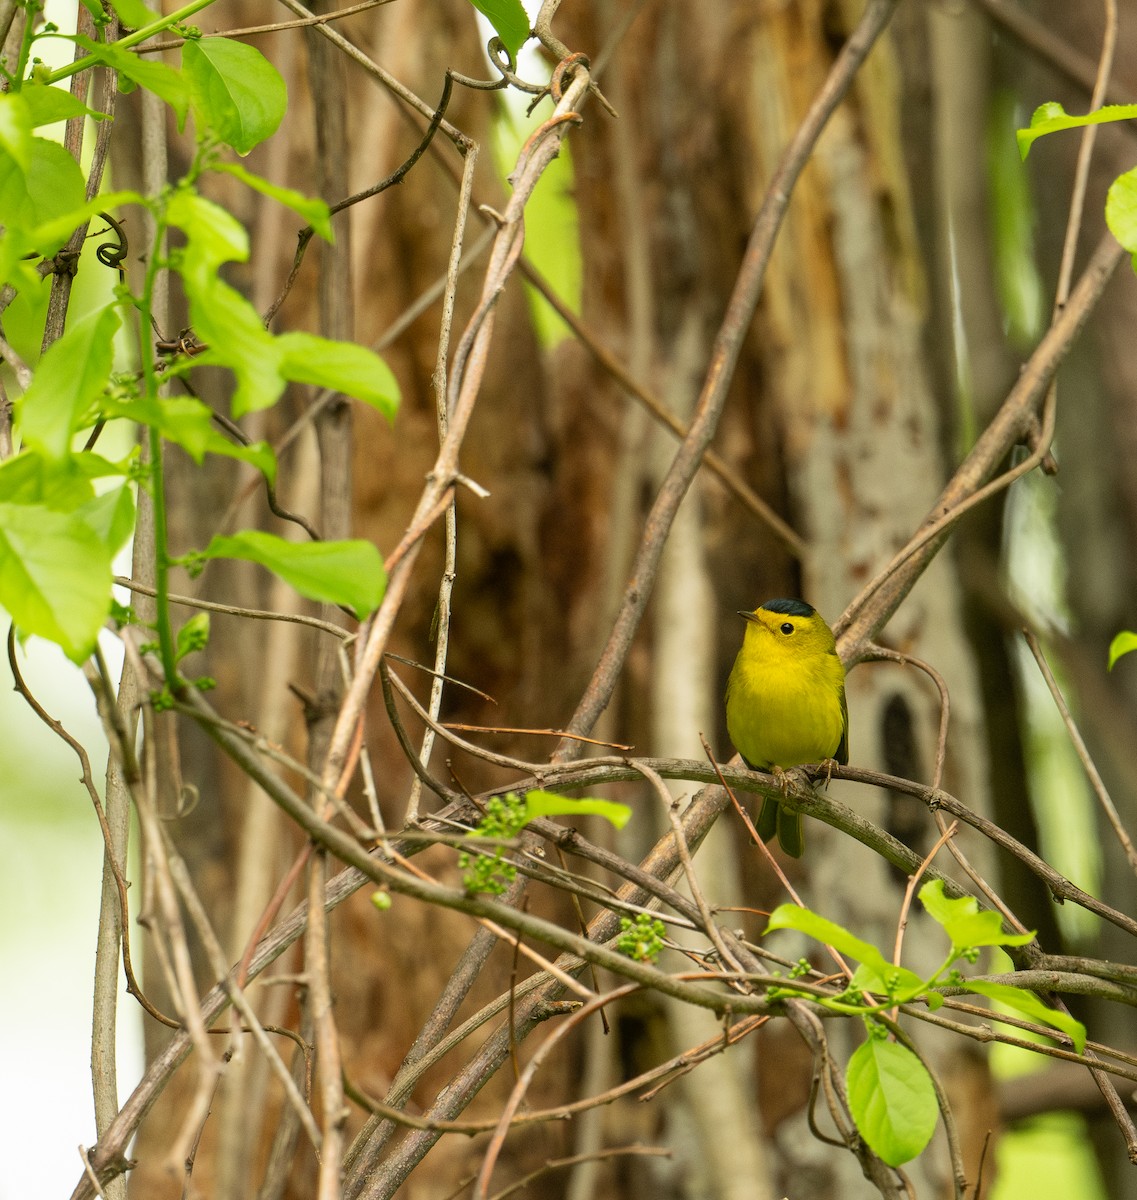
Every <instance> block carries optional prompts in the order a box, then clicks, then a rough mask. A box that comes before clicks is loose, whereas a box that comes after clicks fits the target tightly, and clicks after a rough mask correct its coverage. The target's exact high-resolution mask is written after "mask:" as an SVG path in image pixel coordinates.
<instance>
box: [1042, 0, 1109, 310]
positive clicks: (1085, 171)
mask: <svg viewBox="0 0 1137 1200" xmlns="http://www.w3.org/2000/svg"><path fill="white" fill-rule="evenodd" d="M1103 5H1104V8H1105V30H1104V33H1103V35H1102V43H1101V55H1100V57H1099V59H1098V69H1097V77H1096V79H1095V80H1094V90H1093V94H1092V95H1091V96H1090V109H1091V111H1092V110H1093V109H1096V108H1101V105H1102V98H1103V97H1104V96H1105V93H1106V90H1107V88H1108V86H1109V76H1110V72H1111V71H1112V69H1113V54H1114V50H1115V49H1116V47H1117V0H1103ZM1097 135H1098V127H1097V126H1096V125H1087V126H1085V127H1084V128H1083V129H1082V136H1081V138H1080V140H1079V143H1078V161H1077V163H1076V165H1075V167H1074V187H1073V189H1072V193H1071V196H1070V212H1069V215H1068V216H1067V218H1066V235H1065V238H1064V240H1063V243H1062V262H1061V264H1060V266H1059V269H1058V284H1057V286H1056V287H1055V289H1054V305H1055V308H1056V309H1057V308H1060V307H1061V306H1062V305H1063V304H1065V303H1066V300H1067V298H1068V297H1069V295H1070V280H1071V278H1072V277H1073V274H1074V255H1075V253H1076V252H1077V249H1078V238H1079V235H1080V234H1081V232H1082V212H1083V210H1084V208H1085V203H1086V186H1087V184H1088V182H1089V177H1090V159H1091V158H1092V157H1093V153H1094V145H1095V143H1096V142H1097Z"/></svg>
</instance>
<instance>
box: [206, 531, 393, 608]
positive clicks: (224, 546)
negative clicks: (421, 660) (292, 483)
mask: <svg viewBox="0 0 1137 1200" xmlns="http://www.w3.org/2000/svg"><path fill="white" fill-rule="evenodd" d="M202 557H204V558H238V559H242V560H243V561H245V562H254V563H259V564H260V565H261V566H262V567H267V568H268V569H269V570H270V571H272V572H273V574H275V575H278V576H279V577H280V578H281V579H283V580H284V582H285V583H287V584H289V585H290V586H292V587H294V588H295V589H296V590H297V591H298V592H299V593H300V594H301V595H302V596H307V597H308V598H309V599H310V600H322V601H324V602H325V603H327V604H342V605H344V606H346V607H348V608H351V609H353V610H354V611H355V613H356V614H357V615H358V616H359V617H360V618H362V617H365V616H366V615H367V614H368V613H370V612H373V611H374V610H375V609H376V608H378V607H379V602H380V600H382V599H383V593H384V592H385V591H386V588H387V573H386V571H385V570H384V569H383V560H382V558H381V557H380V555H379V551H378V550H377V549H376V548H375V546H374V544H373V543H371V542H367V541H363V540H362V539H353V540H349V541H339V542H289V541H285V540H284V538H279V537H276V536H275V535H273V534H271V533H262V532H261V531H259V530H255V529H246V530H243V531H242V532H241V533H237V534H234V535H233V536H232V537H220V536H219V537H215V538H214V539H213V541H211V542H210V543H209V545H208V546H207V547H206V548H205V550H204V551H203V554H202Z"/></svg>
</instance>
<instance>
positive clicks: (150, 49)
mask: <svg viewBox="0 0 1137 1200" xmlns="http://www.w3.org/2000/svg"><path fill="white" fill-rule="evenodd" d="M391 2H392V0H362V2H361V3H359V4H353V5H351V7H350V8H337V9H335V10H334V11H332V12H328V13H323V14H322V15H320V16H314V17H298V18H297V19H296V20H295V21H277V22H275V23H274V24H272V25H246V26H245V27H244V28H242V29H219V30H217V31H216V32H215V33H203V34H202V35H201V37H200V39H199V40H200V41H203V42H204V41H207V40H208V39H209V38H219V37H223V38H240V37H253V36H254V35H255V34H258V33H281V32H283V31H284V30H287V29H305V28H308V27H309V26H312V25H327V24H328V22H329V21H342V20H344V18H345V17H353V16H355V15H356V14H357V13H361V12H367V11H368V10H369V9H372V8H378V7H379V6H380V5H381V4H390V3H391ZM185 44H186V39H185V38H173V39H172V40H171V41H168V42H148V43H147V44H146V45H145V46H139V47H138V48H137V50H136V51H135V53H136V54H155V53H157V52H158V51H162V50H177V49H178V47H179V46H184V45H185Z"/></svg>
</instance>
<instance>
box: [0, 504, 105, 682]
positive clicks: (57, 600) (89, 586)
mask: <svg viewBox="0 0 1137 1200" xmlns="http://www.w3.org/2000/svg"><path fill="white" fill-rule="evenodd" d="M110 602H111V553H110V550H109V549H108V548H107V546H106V545H105V544H104V543H102V542H101V541H100V540H99V539H98V538H97V537H96V536H95V534H94V533H93V531H92V529H91V526H90V525H88V524H87V522H86V521H85V520H84V519H83V517H82V516H81V515H80V514H79V513H77V512H75V513H61V512H55V511H54V510H52V509H50V508H46V507H44V506H42V505H38V504H9V503H0V605H3V607H4V608H5V609H7V611H8V613H9V614H10V615H11V617H12V620H13V621H14V622H15V623H16V625H17V627H18V628H19V629H20V630H21V631H22V632H23V633H25V634H36V635H37V636H39V637H43V638H46V639H47V640H48V641H51V642H55V643H56V644H58V645H59V646H61V647H62V648H63V652H64V653H65V654H66V655H67V657H68V658H70V659H71V660H72V661H73V662H76V663H81V662H83V661H84V659H86V658H87V656H88V655H89V654H90V653H91V651H92V650H93V649H94V645H95V638H96V637H97V635H98V632H99V630H100V628H101V627H102V624H103V621H104V619H105V618H106V615H107V613H108V611H109V610H110Z"/></svg>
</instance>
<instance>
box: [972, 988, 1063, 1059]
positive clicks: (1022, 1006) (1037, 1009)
mask: <svg viewBox="0 0 1137 1200" xmlns="http://www.w3.org/2000/svg"><path fill="white" fill-rule="evenodd" d="M963 986H964V987H966V988H967V990H968V991H971V992H978V994H979V995H980V996H986V997H987V998H988V999H989V1000H997V1001H998V1002H999V1003H1000V1004H1004V1005H1006V1007H1007V1008H1009V1009H1011V1010H1012V1011H1013V1012H1017V1013H1021V1014H1022V1015H1023V1016H1024V1017H1027V1018H1028V1019H1029V1020H1031V1021H1035V1022H1037V1023H1038V1024H1040V1025H1049V1026H1050V1027H1051V1028H1052V1029H1058V1030H1061V1032H1062V1033H1064V1034H1066V1036H1067V1037H1069V1039H1070V1041H1072V1042H1073V1043H1074V1049H1075V1050H1076V1051H1077V1053H1079V1054H1081V1053H1082V1051H1083V1050H1084V1049H1085V1048H1086V1027H1085V1026H1084V1025H1083V1024H1082V1022H1081V1021H1078V1020H1075V1019H1074V1018H1073V1017H1072V1016H1070V1014H1069V1013H1064V1012H1060V1011H1059V1010H1058V1009H1056V1008H1051V1007H1050V1006H1049V1005H1047V1004H1043V1002H1042V1001H1041V1000H1040V999H1039V998H1038V997H1037V996H1036V995H1035V994H1034V992H1028V991H1027V990H1026V989H1025V988H1019V987H1014V986H1013V985H1012V984H1009V983H987V982H986V981H984V980H981V979H965V980H964V981H963Z"/></svg>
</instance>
